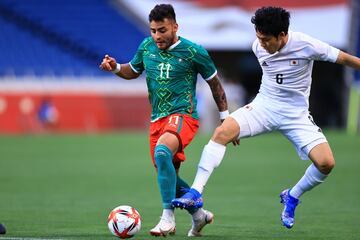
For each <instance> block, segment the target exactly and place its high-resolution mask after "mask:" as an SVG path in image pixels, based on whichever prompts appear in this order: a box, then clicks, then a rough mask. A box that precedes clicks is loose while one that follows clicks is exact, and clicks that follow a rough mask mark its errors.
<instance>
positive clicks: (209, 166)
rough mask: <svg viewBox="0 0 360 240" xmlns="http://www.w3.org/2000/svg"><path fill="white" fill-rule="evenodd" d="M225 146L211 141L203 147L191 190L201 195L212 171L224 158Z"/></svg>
mask: <svg viewBox="0 0 360 240" xmlns="http://www.w3.org/2000/svg"><path fill="white" fill-rule="evenodd" d="M225 150H226V146H224V145H222V144H219V143H216V142H214V141H212V140H210V141H209V143H208V144H207V145H206V146H205V147H204V150H203V152H202V154H201V158H200V162H199V165H198V170H197V172H196V176H195V180H194V183H193V185H192V186H191V187H192V188H194V189H196V190H197V191H198V192H199V193H202V192H203V190H204V186H205V185H206V183H207V181H208V179H209V177H210V175H211V173H212V172H213V170H214V169H215V168H216V167H217V166H219V165H220V163H221V160H222V159H223V158H224V155H225Z"/></svg>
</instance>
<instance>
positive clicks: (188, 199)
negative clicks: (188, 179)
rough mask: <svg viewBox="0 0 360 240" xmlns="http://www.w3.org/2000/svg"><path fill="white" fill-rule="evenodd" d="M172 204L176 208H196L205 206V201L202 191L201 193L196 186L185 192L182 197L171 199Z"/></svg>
mask: <svg viewBox="0 0 360 240" xmlns="http://www.w3.org/2000/svg"><path fill="white" fill-rule="evenodd" d="M171 205H172V206H173V207H175V208H181V209H183V208H185V209H194V208H201V207H202V206H203V201H202V197H201V193H199V192H198V191H197V190H195V189H194V188H190V190H189V191H188V192H187V193H185V194H184V195H183V196H182V197H179V198H175V199H174V200H172V201H171Z"/></svg>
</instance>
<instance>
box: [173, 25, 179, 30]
mask: <svg viewBox="0 0 360 240" xmlns="http://www.w3.org/2000/svg"><path fill="white" fill-rule="evenodd" d="M173 27H174V31H175V32H177V31H178V29H179V25H178V24H177V23H174V25H173Z"/></svg>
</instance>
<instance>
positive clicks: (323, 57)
mask: <svg viewBox="0 0 360 240" xmlns="http://www.w3.org/2000/svg"><path fill="white" fill-rule="evenodd" d="M305 39H306V42H307V45H308V49H309V53H310V59H313V60H317V61H328V62H333V63H334V62H336V60H337V57H338V55H339V52H340V50H339V49H337V48H335V47H332V46H330V45H329V44H327V43H324V42H322V41H320V40H318V39H315V38H312V37H310V36H305Z"/></svg>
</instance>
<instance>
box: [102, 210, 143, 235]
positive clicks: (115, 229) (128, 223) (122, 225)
mask: <svg viewBox="0 0 360 240" xmlns="http://www.w3.org/2000/svg"><path fill="white" fill-rule="evenodd" d="M107 222H108V227H109V230H110V232H111V233H112V234H114V235H115V236H117V237H119V238H123V239H124V238H131V237H133V236H134V235H135V234H136V233H137V232H139V231H140V228H141V217H140V214H139V212H138V211H136V209H135V208H133V207H130V206H126V205H122V206H119V207H116V208H114V209H113V210H112V211H111V212H110V214H109V217H108V221H107Z"/></svg>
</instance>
